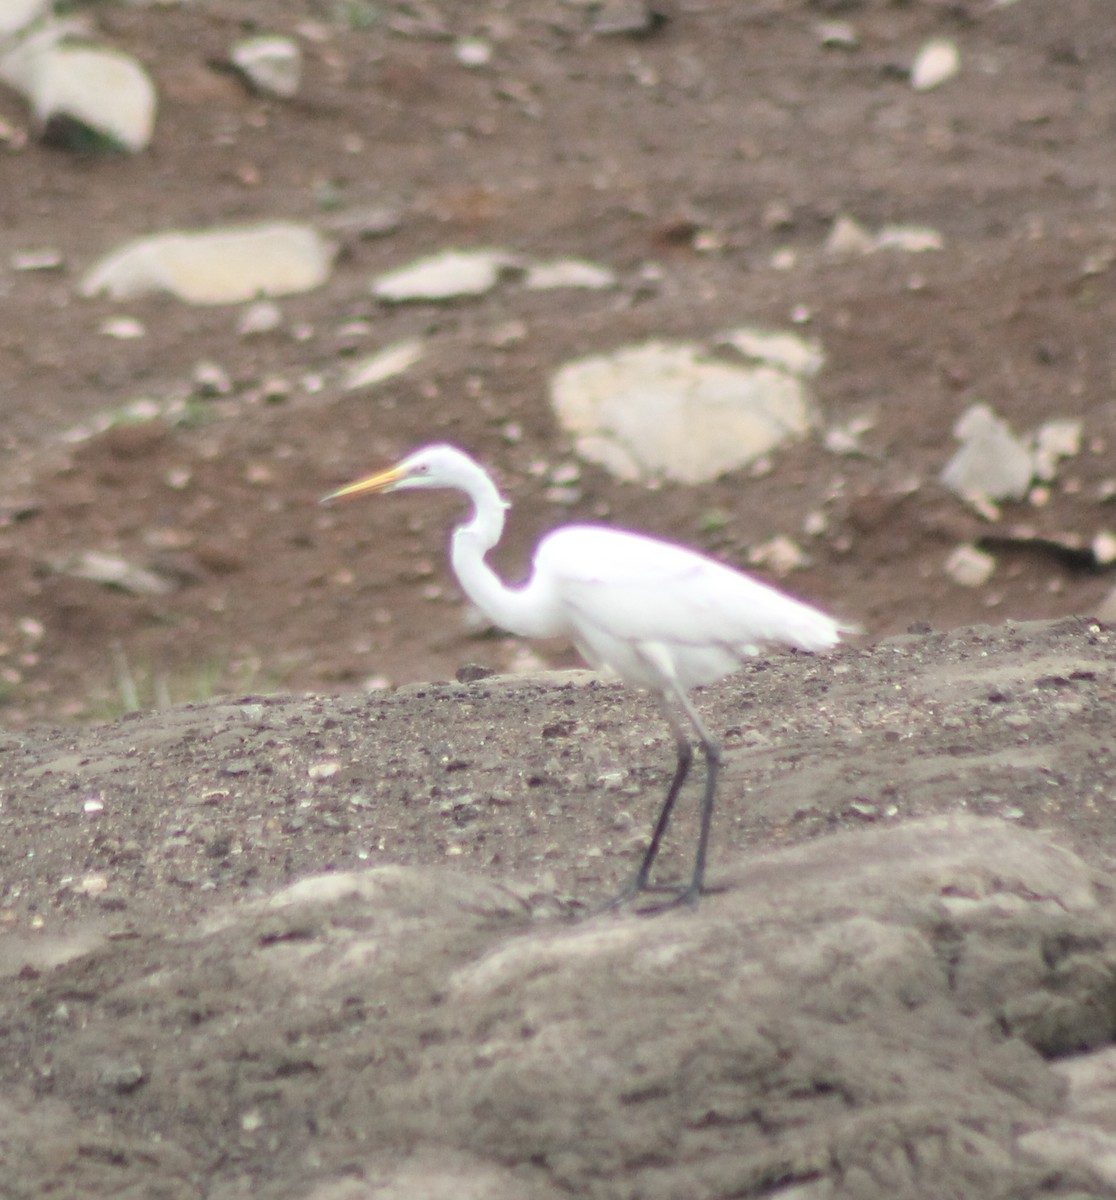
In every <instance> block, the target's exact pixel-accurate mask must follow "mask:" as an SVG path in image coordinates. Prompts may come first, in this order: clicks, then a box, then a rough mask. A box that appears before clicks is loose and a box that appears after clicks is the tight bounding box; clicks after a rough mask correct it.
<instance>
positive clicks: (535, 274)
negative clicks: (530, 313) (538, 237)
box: [523, 258, 616, 292]
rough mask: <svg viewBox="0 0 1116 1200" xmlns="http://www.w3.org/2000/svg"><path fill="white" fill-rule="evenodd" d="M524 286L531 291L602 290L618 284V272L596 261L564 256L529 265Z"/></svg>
mask: <svg viewBox="0 0 1116 1200" xmlns="http://www.w3.org/2000/svg"><path fill="white" fill-rule="evenodd" d="M523 286H524V287H525V288H527V290H528V291H531V292H545V291H549V290H550V289H552V288H588V289H589V290H591V291H602V290H604V289H605V288H611V287H615V286H616V273H615V272H614V271H611V270H609V268H608V267H601V266H598V265H597V264H596V263H591V262H584V261H582V260H581V259H577V258H563V259H556V260H555V261H553V262H538V263H531V265H530V266H528V267H527V273H526V275H525V276H524V279H523Z"/></svg>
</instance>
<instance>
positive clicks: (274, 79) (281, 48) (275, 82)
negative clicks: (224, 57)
mask: <svg viewBox="0 0 1116 1200" xmlns="http://www.w3.org/2000/svg"><path fill="white" fill-rule="evenodd" d="M230 58H231V60H232V63H233V65H234V66H235V67H236V68H237V69H238V70H239V71H241V72H242V73H243V74H244V76H245V78H247V79H248V81H249V82H250V83H251V84H252V86H253V87H255V88H256V89H257V90H258V91H261V92H269V93H270V94H271V95H273V96H282V97H283V98H284V99H289V98H290V97H291V96H294V95H296V94H297V93H298V88H299V84H300V83H301V82H302V50H301V49H300V47H299V44H298V42H296V41H295V40H294V39H293V38H288V37H278V36H274V35H262V36H260V37H252V38H245V39H244V41H242V42H237V43H236V45H235V46H233V48H232V53H231V55H230Z"/></svg>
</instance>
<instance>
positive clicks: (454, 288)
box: [372, 250, 515, 303]
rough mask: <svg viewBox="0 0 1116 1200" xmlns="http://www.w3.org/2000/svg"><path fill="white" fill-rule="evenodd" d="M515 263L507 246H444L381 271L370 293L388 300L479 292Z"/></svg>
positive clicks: (469, 294) (395, 301) (419, 298)
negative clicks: (459, 247) (443, 248)
mask: <svg viewBox="0 0 1116 1200" xmlns="http://www.w3.org/2000/svg"><path fill="white" fill-rule="evenodd" d="M514 265H515V258H514V256H513V255H511V254H509V253H508V252H507V251H506V250H443V251H441V252H440V253H438V254H431V255H429V256H428V257H426V258H420V259H418V260H416V261H415V262H413V263H409V264H408V265H407V266H405V267H399V268H398V269H397V270H395V271H389V272H388V273H387V274H386V275H381V276H380V277H379V278H378V279H376V280H374V281H373V283H372V295H374V296H375V297H376V298H377V299H379V300H387V301H389V302H391V303H401V302H404V301H407V300H452V299H454V298H455V297H457V296H481V295H483V294H484V293H485V292H488V291H491V290H492V288H494V287H495V286H496V284H497V282H498V281H499V279H500V276H501V275H502V274H503V272H504V271H505V270H507V269H508V268H509V267H511V266H514Z"/></svg>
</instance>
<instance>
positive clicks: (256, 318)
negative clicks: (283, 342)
mask: <svg viewBox="0 0 1116 1200" xmlns="http://www.w3.org/2000/svg"><path fill="white" fill-rule="evenodd" d="M282 324H283V310H282V309H281V308H280V307H279V305H278V304H273V303H272V302H271V301H270V300H257V301H256V303H255V304H249V305H248V307H247V308H246V309H245V310H244V311H243V312H242V313H241V314H240V319H239V320H238V321H237V323H236V331H237V333H239V334H240V336H241V337H256V336H258V335H260V334H264V333H274V332H275V331H276V330H277V329H279V328H280V326H282Z"/></svg>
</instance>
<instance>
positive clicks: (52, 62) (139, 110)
mask: <svg viewBox="0 0 1116 1200" xmlns="http://www.w3.org/2000/svg"><path fill="white" fill-rule="evenodd" d="M0 80H3V81H4V82H5V83H8V84H10V85H11V86H12V87H14V88H15V89H16V90H17V91H19V92H21V93H22V94H23V95H24V96H25V97H26V99H27V101H28V103H29V104H30V106H31V110H32V112H33V113H34V114H35V119H36V121H37V122H38V124H39V125H40V126H45V125H46V124H47V123H48V122H49V121H50V120H51V119H52V118H55V117H69V118H71V119H72V120H74V121H77V122H79V123H80V124H82V125H85V126H87V127H88V128H89V129H91V130H93V131H94V132H95V133H97V134H98V135H100V136H101V137H104V138H107V139H109V140H110V141H112V142H115V143H116V144H117V145H119V146H121V147H123V148H124V149H125V150H130V151H132V152H135V151H138V150H142V149H143V148H144V147H145V146H147V145H148V143H149V142H150V141H151V135H152V132H153V131H154V128H155V108H156V98H155V85H154V84H153V83H152V81H151V77H150V76H149V75H148V73H147V72H146V71H145V70H144V68H143V67H142V66H141V65H140V64H139V63H138V62H137V61H136V60H135V59H134V58H132V57H131V56H130V55H127V54H123V53H121V52H120V51H118V50H109V49H105V48H103V47H99V46H77V45H68V44H66V43H64V42H61V41H59V40H58V34H57V32H56V31H55V30H53V29H49V28H48V29H46V30H44V31H43V32H42V33H39V34H36V35H33V36H31V37H28V38H25V39H23V40H21V41H20V42H18V43H17V44H16V45H15V46H13V47H12V48H11V49H10V50H9V51H8V52H7V53H6V54H4V55H3V57H0Z"/></svg>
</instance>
